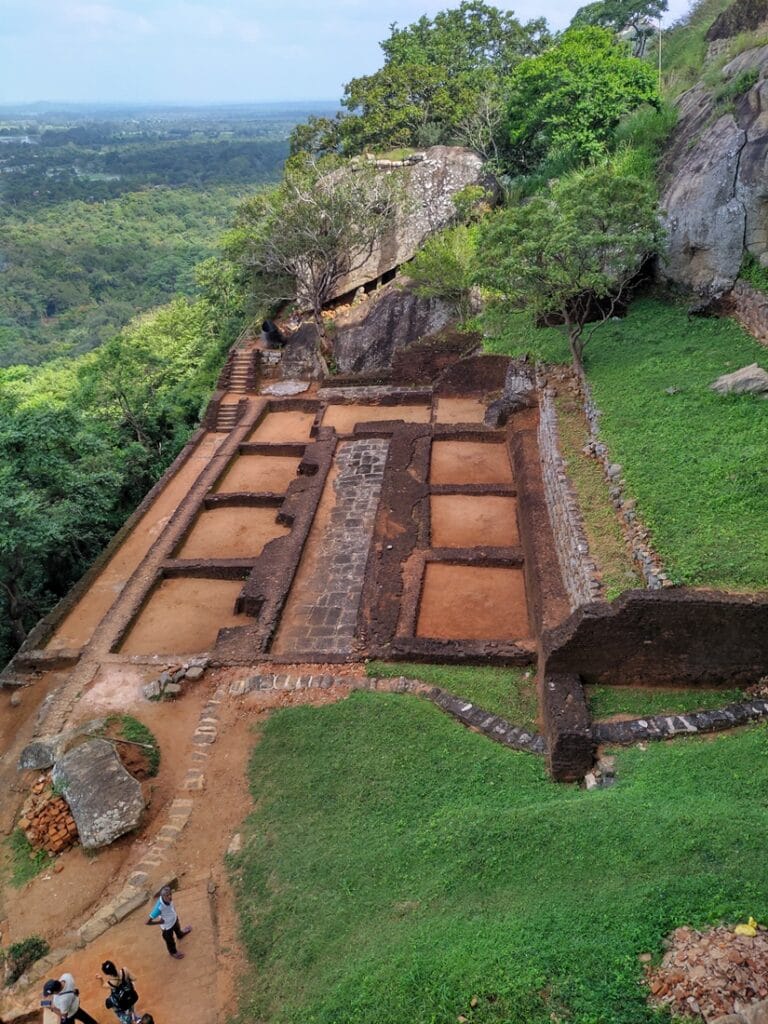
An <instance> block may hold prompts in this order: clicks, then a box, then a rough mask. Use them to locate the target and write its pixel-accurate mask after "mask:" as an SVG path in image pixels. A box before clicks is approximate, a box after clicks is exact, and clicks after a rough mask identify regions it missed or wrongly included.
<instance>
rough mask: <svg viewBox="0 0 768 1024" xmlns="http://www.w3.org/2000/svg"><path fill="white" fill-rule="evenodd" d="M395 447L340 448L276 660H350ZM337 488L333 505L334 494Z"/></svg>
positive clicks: (367, 443)
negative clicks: (390, 452) (387, 469)
mask: <svg viewBox="0 0 768 1024" xmlns="http://www.w3.org/2000/svg"><path fill="white" fill-rule="evenodd" d="M388 449H389V442H388V441H386V440H381V439H366V440H361V441H349V442H347V443H346V444H341V445H339V448H338V449H337V452H336V459H335V463H334V471H333V472H332V474H331V476H330V478H329V481H328V483H326V493H325V494H324V495H323V499H322V500H321V504H320V508H319V510H318V515H317V516H316V518H315V522H314V525H313V527H312V530H311V532H310V535H309V538H308V542H307V547H306V549H305V553H304V556H303V558H302V561H301V564H300V565H299V571H298V573H297V575H296V579H295V581H294V584H293V587H292V589H291V593H290V596H289V598H288V601H287V603H286V607H285V611H284V613H283V616H282V622H281V626H280V629H279V631H278V634H277V638H276V640H275V643H274V644H273V646H272V652H273V653H274V654H277V655H280V656H284V655H291V656H292V657H294V656H295V657H296V658H297V660H301V659H302V658H305V659H306V660H311V659H312V657H316V656H318V655H344V656H346V655H350V654H351V653H352V652H353V649H354V640H355V626H356V624H357V611H358V608H359V605H360V595H361V592H362V588H363V576H364V574H365V564H366V561H367V560H368V548H369V547H370V543H371V536H372V534H373V523H374V518H375V516H376V508H377V505H378V502H379V495H380V493H381V484H382V480H383V477H384V463H385V462H386V458H387V451H388ZM331 487H332V488H333V494H332V498H333V500H332V502H329V501H327V500H326V499H327V498H328V497H329V494H328V488H331Z"/></svg>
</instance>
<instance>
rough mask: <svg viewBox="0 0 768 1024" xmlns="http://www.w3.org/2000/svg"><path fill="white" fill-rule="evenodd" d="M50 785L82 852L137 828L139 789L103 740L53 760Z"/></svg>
mask: <svg viewBox="0 0 768 1024" xmlns="http://www.w3.org/2000/svg"><path fill="white" fill-rule="evenodd" d="M53 782H54V785H55V786H56V787H57V788H58V789H60V790H61V792H62V793H63V794H64V799H65V800H66V801H67V803H68V804H69V807H70V810H71V811H72V817H73V818H74V819H75V823H76V824H77V830H78V832H79V833H80V842H81V843H82V844H83V846H84V847H85V848H86V849H96V848H97V847H99V846H107V845H109V843H112V842H114V840H115V839H118V838H119V837H120V836H122V835H124V834H125V833H126V832H130V831H131V830H132V829H134V828H136V826H137V825H138V824H139V821H140V819H141V815H142V812H143V810H144V796H143V794H142V792H141V786H140V785H139V783H138V782H137V781H136V779H134V777H133V776H132V775H130V774H129V773H128V772H127V771H126V770H125V768H123V766H122V764H121V762H120V758H119V757H118V756H117V754H116V753H115V748H114V747H113V746H112V744H111V743H108V742H107V741H106V740H89V741H88V742H87V743H82V744H81V745H80V746H79V747H75V748H74V749H73V750H70V751H69V753H67V754H65V755H64V757H62V758H61V759H60V760H57V761H56V764H55V766H54V769H53Z"/></svg>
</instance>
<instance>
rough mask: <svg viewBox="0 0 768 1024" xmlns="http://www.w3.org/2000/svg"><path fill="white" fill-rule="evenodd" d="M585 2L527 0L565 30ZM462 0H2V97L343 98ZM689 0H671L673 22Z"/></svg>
mask: <svg viewBox="0 0 768 1024" xmlns="http://www.w3.org/2000/svg"><path fill="white" fill-rule="evenodd" d="M584 2H586V0H518V2H517V3H516V4H514V5H513V6H512V7H511V8H507V7H506V6H505V5H504V4H503V3H502V2H499V0H497V2H496V6H498V7H501V8H503V9H512V10H514V12H515V14H516V15H517V17H518V18H519V19H520V20H521V21H527V20H528V19H530V18H538V17H542V16H543V17H545V18H546V19H547V21H548V22H549V24H550V25H551V26H552V27H553V28H557V29H560V28H565V27H566V25H567V24H568V22H569V21H570V19H571V17H572V16H573V14H574V13H575V11H576V10H577V8H578V7H580V6H581V5H582V3H584ZM451 6H458V0H456V2H454V0H0V104H4V103H29V102H33V101H36V100H52V101H72V102H91V103H95V102H104V103H110V102H120V103H227V102H241V103H258V102H267V101H273V100H338V99H339V98H340V97H341V94H342V91H343V86H344V83H345V82H348V81H349V80H350V79H351V78H356V77H357V76H359V75H366V74H371V73H372V72H373V71H375V70H376V69H377V68H379V67H380V66H381V64H382V55H381V50H380V49H379V46H378V44H379V42H380V41H381V40H382V39H386V38H387V36H388V35H389V27H390V25H391V24H392V22H397V24H398V25H401V26H402V25H408V24H410V23H411V22H414V21H416V20H417V19H418V18H419V17H421V15H422V14H427V15H428V16H430V17H431V16H433V15H434V14H436V13H437V12H438V11H440V10H444V9H446V8H448V7H451ZM688 6H689V0H669V14H668V15H667V18H666V19H665V20H666V22H667V23H671V22H672V21H674V20H676V19H677V18H679V17H681V16H682V15H683V14H684V13H685V12H686V10H687V8H688Z"/></svg>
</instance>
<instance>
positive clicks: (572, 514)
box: [538, 388, 602, 608]
mask: <svg viewBox="0 0 768 1024" xmlns="http://www.w3.org/2000/svg"><path fill="white" fill-rule="evenodd" d="M538 440H539V451H540V453H541V472H542V476H543V478H544V489H545V492H546V496H547V507H548V510H549V518H550V522H551V523H552V533H553V535H554V538H555V548H556V550H557V558H558V561H559V563H560V571H561V573H562V577H563V583H564V584H565V588H566V591H567V592H568V599H569V601H570V604H571V608H578V607H579V605H581V604H586V603H588V602H589V601H594V600H597V599H598V598H599V597H600V596H601V594H602V584H601V583H600V578H599V573H598V570H597V566H596V565H595V562H594V559H592V558H591V557H590V554H589V544H588V542H587V537H586V534H585V532H584V524H583V521H582V518H581V509H580V508H579V501H578V498H577V497H576V494H575V493H574V490H573V487H572V486H571V484H570V481H569V480H568V474H567V472H566V467H565V463H564V462H563V457H562V455H561V454H560V438H559V434H558V429H557V413H556V411H555V402H554V396H553V393H552V391H551V389H549V388H544V389H543V390H542V392H541V398H540V403H539V431H538Z"/></svg>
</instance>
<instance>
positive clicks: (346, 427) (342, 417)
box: [322, 405, 432, 434]
mask: <svg viewBox="0 0 768 1024" xmlns="http://www.w3.org/2000/svg"><path fill="white" fill-rule="evenodd" d="M431 414H432V410H431V408H430V406H428V405H329V406H328V408H327V409H326V410H325V414H324V416H323V420H322V425H323V426H324V427H333V428H334V430H335V431H336V433H337V434H351V433H352V432H353V431H354V429H355V426H356V425H357V424H358V423H375V422H380V421H385V420H386V421H388V420H403V422H406V423H429V420H430V416H431Z"/></svg>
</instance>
